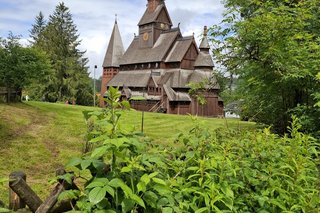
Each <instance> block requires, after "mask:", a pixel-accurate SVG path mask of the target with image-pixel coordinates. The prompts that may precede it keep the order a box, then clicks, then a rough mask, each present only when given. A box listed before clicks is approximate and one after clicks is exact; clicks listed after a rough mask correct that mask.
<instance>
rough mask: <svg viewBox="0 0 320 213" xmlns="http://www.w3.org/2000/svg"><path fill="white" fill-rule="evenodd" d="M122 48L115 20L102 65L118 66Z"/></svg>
mask: <svg viewBox="0 0 320 213" xmlns="http://www.w3.org/2000/svg"><path fill="white" fill-rule="evenodd" d="M123 53H124V48H123V43H122V39H121V35H120V31H119V27H118V23H117V21H115V24H114V27H113V30H112V34H111V37H110V41H109V45H108V49H107V52H106V55H105V57H104V60H103V65H102V66H103V67H119V65H120V59H121V57H122V56H123Z"/></svg>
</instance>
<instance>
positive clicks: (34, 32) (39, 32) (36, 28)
mask: <svg viewBox="0 0 320 213" xmlns="http://www.w3.org/2000/svg"><path fill="white" fill-rule="evenodd" d="M45 29H46V20H45V19H44V16H43V13H42V12H41V11H40V12H39V14H38V15H37V16H36V18H35V24H33V25H32V29H31V30H30V31H29V32H30V38H31V39H32V40H31V41H30V43H31V44H33V45H35V46H38V45H40V43H41V42H42V40H43V32H44V30H45Z"/></svg>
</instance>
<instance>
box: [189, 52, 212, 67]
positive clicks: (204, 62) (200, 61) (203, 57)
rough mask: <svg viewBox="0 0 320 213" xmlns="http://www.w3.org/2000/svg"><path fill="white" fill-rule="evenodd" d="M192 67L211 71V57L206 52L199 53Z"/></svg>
mask: <svg viewBox="0 0 320 213" xmlns="http://www.w3.org/2000/svg"><path fill="white" fill-rule="evenodd" d="M194 67H201V68H208V69H212V68H213V67H214V64H213V61H212V58H211V55H210V54H209V53H206V52H200V53H199V55H198V57H197V59H196V61H195V63H194Z"/></svg>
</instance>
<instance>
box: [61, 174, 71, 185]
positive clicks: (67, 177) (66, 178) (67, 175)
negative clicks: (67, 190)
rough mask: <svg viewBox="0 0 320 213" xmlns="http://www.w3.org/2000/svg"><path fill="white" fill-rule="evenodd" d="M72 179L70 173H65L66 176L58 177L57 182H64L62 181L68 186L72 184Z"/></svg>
mask: <svg viewBox="0 0 320 213" xmlns="http://www.w3.org/2000/svg"><path fill="white" fill-rule="evenodd" d="M73 178H74V175H73V174H71V173H66V174H64V175H59V176H57V179H59V180H64V181H66V182H67V183H69V184H72V181H73Z"/></svg>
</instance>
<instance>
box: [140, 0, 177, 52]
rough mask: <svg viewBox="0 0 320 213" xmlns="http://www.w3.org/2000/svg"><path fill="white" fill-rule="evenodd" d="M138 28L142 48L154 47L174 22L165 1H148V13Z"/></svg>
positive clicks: (144, 15) (146, 12)
mask: <svg viewBox="0 0 320 213" xmlns="http://www.w3.org/2000/svg"><path fill="white" fill-rule="evenodd" d="M138 26H139V46H140V48H151V47H153V45H154V44H155V43H156V41H157V39H158V38H159V36H160V34H161V32H163V31H166V30H169V29H171V27H172V21H171V18H170V16H169V13H168V10H167V7H166V5H165V2H164V0H148V4H147V8H146V11H145V13H144V14H143V16H142V18H141V20H140V21H139V24H138Z"/></svg>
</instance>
